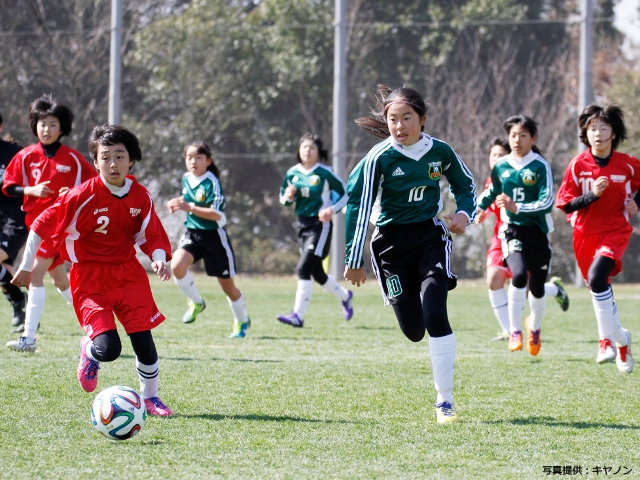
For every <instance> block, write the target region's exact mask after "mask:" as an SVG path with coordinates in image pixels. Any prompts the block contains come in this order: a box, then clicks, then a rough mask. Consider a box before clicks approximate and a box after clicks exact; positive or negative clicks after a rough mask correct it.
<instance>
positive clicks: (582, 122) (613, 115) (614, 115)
mask: <svg viewBox="0 0 640 480" xmlns="http://www.w3.org/2000/svg"><path fill="white" fill-rule="evenodd" d="M597 118H599V119H600V120H602V121H603V122H605V123H606V124H608V125H610V126H611V130H612V131H613V135H615V136H616V138H614V139H613V141H612V142H611V148H613V150H617V148H618V145H620V144H621V143H622V142H624V141H625V139H626V138H627V127H625V125H624V112H623V111H622V109H621V108H620V107H618V106H617V105H607V106H606V107H601V106H600V105H589V106H588V107H587V108H585V109H584V110H583V111H582V113H581V114H580V116H579V117H578V126H579V127H580V140H581V141H582V143H584V144H585V145H586V146H587V147H591V145H589V139H588V138H587V129H588V128H589V125H591V123H592V122H593V121H594V120H596V119H597Z"/></svg>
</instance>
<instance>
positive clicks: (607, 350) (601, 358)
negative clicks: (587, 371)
mask: <svg viewBox="0 0 640 480" xmlns="http://www.w3.org/2000/svg"><path fill="white" fill-rule="evenodd" d="M615 359H616V350H615V348H613V345H611V340H609V339H608V338H604V339H602V340H600V346H599V347H598V356H597V357H596V363H607V362H613V361H614V360H615Z"/></svg>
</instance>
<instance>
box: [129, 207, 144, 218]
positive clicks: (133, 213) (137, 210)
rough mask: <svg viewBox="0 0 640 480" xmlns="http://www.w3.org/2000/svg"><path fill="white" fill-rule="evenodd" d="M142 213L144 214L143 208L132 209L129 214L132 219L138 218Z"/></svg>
mask: <svg viewBox="0 0 640 480" xmlns="http://www.w3.org/2000/svg"><path fill="white" fill-rule="evenodd" d="M140 212H142V209H141V208H130V209H129V213H130V214H131V216H132V217H137V216H138V215H140Z"/></svg>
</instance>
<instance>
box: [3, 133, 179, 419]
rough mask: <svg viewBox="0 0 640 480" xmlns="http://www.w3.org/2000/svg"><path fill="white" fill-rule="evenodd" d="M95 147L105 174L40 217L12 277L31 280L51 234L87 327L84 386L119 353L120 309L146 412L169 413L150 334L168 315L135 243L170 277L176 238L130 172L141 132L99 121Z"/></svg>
mask: <svg viewBox="0 0 640 480" xmlns="http://www.w3.org/2000/svg"><path fill="white" fill-rule="evenodd" d="M89 151H90V152H91V158H93V159H94V165H95V167H96V168H97V169H98V171H99V173H100V175H99V176H97V177H94V178H92V179H90V180H88V181H87V182H85V183H83V184H82V185H80V186H78V187H75V188H73V189H72V190H70V191H68V192H67V193H65V194H64V195H62V196H61V197H59V198H58V200H57V202H56V203H55V204H54V205H53V206H52V207H50V208H48V209H47V210H45V211H44V212H43V213H42V214H41V215H40V216H39V217H38V218H37V219H36V220H35V222H34V223H33V225H32V230H31V232H30V233H29V238H28V239H27V247H26V249H25V254H24V258H23V261H22V264H21V265H20V269H19V271H18V273H16V275H15V278H14V280H13V281H14V283H15V284H16V285H25V284H27V283H28V282H29V277H30V276H31V273H30V270H31V268H32V265H33V259H34V257H35V253H36V251H37V249H38V246H39V244H40V241H41V239H42V238H47V239H49V240H48V241H49V243H50V244H51V247H52V248H53V251H60V253H61V254H62V256H63V257H64V259H65V260H68V261H70V262H71V291H72V295H73V307H74V309H75V311H76V315H77V316H78V320H79V322H80V326H81V327H82V329H83V330H84V331H85V333H86V336H84V337H83V338H82V340H81V342H80V365H79V366H78V381H79V382H80V385H81V386H82V388H83V389H84V390H86V391H87V392H92V391H93V390H95V388H96V385H97V383H98V369H99V368H100V366H99V362H112V361H114V360H115V359H117V358H118V357H119V356H120V352H121V349H122V344H121V342H120V337H119V336H118V332H117V330H116V324H115V320H114V314H115V315H116V316H117V317H118V320H119V321H120V323H121V324H122V326H123V327H124V329H125V331H126V333H127V335H129V338H130V340H131V344H132V346H133V351H134V352H135V354H136V367H137V370H138V376H139V379H140V389H141V391H142V392H141V393H142V397H143V398H144V400H145V404H146V406H147V411H148V412H149V414H151V415H161V416H167V415H170V414H171V410H170V409H169V408H168V407H167V406H166V405H165V404H164V403H163V402H162V401H161V400H160V399H159V397H158V354H157V351H156V347H155V344H154V342H153V337H152V335H151V329H153V328H155V327H157V326H158V325H159V324H160V323H162V322H163V321H164V319H165V317H164V315H162V313H160V312H159V311H158V308H157V307H156V304H155V302H154V300H153V296H152V294H151V287H150V285H149V278H148V276H147V273H146V272H145V270H144V268H143V267H142V265H141V264H140V262H139V261H138V259H137V258H136V251H135V248H134V245H138V246H139V247H140V249H141V250H142V251H143V252H144V253H145V254H146V255H148V256H149V257H150V258H151V260H152V262H151V268H152V269H153V271H154V272H156V273H157V274H158V276H159V277H160V279H162V280H168V279H169V278H171V273H170V271H169V269H168V267H167V265H166V261H167V260H168V259H170V258H171V244H170V242H169V238H168V237H167V234H166V232H165V230H164V228H163V226H162V224H161V223H160V219H159V218H158V216H157V215H156V212H155V210H154V208H153V202H152V200H151V196H150V195H149V192H148V191H147V189H146V188H145V187H143V186H142V185H140V184H139V183H138V182H137V181H136V179H135V177H133V176H129V175H127V174H128V173H129V169H130V168H131V167H132V166H133V164H134V162H136V161H139V160H141V158H142V153H141V151H140V146H139V143H138V139H137V138H136V136H135V135H134V134H133V133H131V132H130V131H129V130H127V129H125V128H124V127H120V126H117V125H100V126H97V127H95V128H94V129H93V132H92V133H91V137H90V138H89Z"/></svg>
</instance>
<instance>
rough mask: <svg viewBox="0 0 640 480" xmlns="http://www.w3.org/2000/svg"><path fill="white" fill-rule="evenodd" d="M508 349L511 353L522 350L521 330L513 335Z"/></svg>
mask: <svg viewBox="0 0 640 480" xmlns="http://www.w3.org/2000/svg"><path fill="white" fill-rule="evenodd" d="M507 348H508V349H509V351H510V352H515V351H516V350H522V332H521V331H520V330H516V331H515V332H513V333H512V334H511V336H510V337H509V343H508V344H507Z"/></svg>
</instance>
